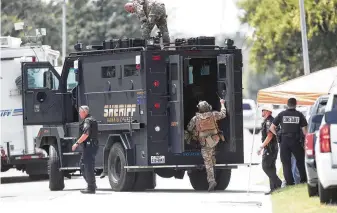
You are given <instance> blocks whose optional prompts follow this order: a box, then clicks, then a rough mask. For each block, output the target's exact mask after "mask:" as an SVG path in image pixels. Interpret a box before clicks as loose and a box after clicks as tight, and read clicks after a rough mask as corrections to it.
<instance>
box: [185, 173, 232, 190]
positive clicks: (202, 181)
mask: <svg viewBox="0 0 337 213" xmlns="http://www.w3.org/2000/svg"><path fill="white" fill-rule="evenodd" d="M215 172H216V174H215V179H216V182H217V186H216V187H215V190H225V189H226V188H227V187H228V185H229V182H230V179H231V174H232V170H231V169H219V170H215ZM189 177H190V183H191V185H192V187H193V189H195V190H197V191H205V190H208V182H207V174H206V171H205V170H202V171H199V170H195V171H192V172H191V173H190V174H189Z"/></svg>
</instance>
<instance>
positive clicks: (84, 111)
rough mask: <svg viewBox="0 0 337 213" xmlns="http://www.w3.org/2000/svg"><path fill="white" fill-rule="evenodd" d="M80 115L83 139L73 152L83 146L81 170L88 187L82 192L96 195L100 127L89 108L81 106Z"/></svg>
mask: <svg viewBox="0 0 337 213" xmlns="http://www.w3.org/2000/svg"><path fill="white" fill-rule="evenodd" d="M79 114H80V117H81V119H82V120H83V121H82V122H81V124H80V132H82V135H81V137H80V138H79V139H78V140H77V141H76V143H75V144H74V145H73V147H72V151H75V150H76V148H77V147H78V146H79V145H80V144H83V153H82V156H81V161H80V164H81V170H82V174H83V177H84V179H85V181H86V182H87V184H88V187H87V188H86V189H85V190H81V192H82V193H85V194H95V193H96V188H97V187H96V179H95V157H96V154H97V150H98V139H97V135H98V125H97V121H96V120H95V119H94V118H93V117H92V116H91V115H90V114H89V107H88V106H81V107H80V108H79Z"/></svg>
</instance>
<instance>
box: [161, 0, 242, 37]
mask: <svg viewBox="0 0 337 213" xmlns="http://www.w3.org/2000/svg"><path fill="white" fill-rule="evenodd" d="M161 1H162V2H164V3H165V5H166V8H167V11H172V10H173V11H174V13H173V14H172V12H171V16H169V17H168V28H169V31H170V33H172V34H175V33H176V32H180V33H182V34H185V35H189V36H196V35H204V36H212V35H216V34H220V33H235V32H237V31H238V30H240V22H239V19H238V12H239V10H238V9H237V7H236V5H235V0H207V1H205V0H203V1H201V0H161Z"/></svg>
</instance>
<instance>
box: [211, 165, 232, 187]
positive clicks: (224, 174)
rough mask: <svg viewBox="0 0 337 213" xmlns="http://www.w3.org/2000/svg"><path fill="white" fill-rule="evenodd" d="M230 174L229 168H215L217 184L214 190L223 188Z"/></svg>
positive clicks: (227, 182) (227, 183)
mask: <svg viewBox="0 0 337 213" xmlns="http://www.w3.org/2000/svg"><path fill="white" fill-rule="evenodd" d="M231 176H232V170H231V169H219V170H216V176H215V179H216V182H217V185H216V187H215V190H222V191H223V190H225V189H226V188H227V187H228V185H229V182H230V180H231Z"/></svg>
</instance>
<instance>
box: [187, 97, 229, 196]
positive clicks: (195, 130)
mask: <svg viewBox="0 0 337 213" xmlns="http://www.w3.org/2000/svg"><path fill="white" fill-rule="evenodd" d="M220 103H221V110H220V112H217V111H212V106H211V105H210V104H208V103H207V102H206V101H200V102H199V104H198V105H197V108H198V111H199V112H197V113H196V115H195V116H194V117H193V118H192V119H191V121H190V122H189V124H188V125H187V131H188V132H189V134H191V135H193V136H195V137H196V138H197V139H198V142H199V143H200V145H201V155H202V157H203V159H204V163H205V167H206V173H207V181H208V184H209V188H208V191H213V190H214V189H215V187H216V185H217V183H216V181H215V177H214V166H215V164H216V159H215V146H216V145H217V144H218V142H219V141H220V139H221V140H222V141H224V137H223V135H222V133H221V131H220V130H219V128H218V125H217V121H219V120H221V119H223V118H225V117H226V108H225V100H223V99H221V100H220Z"/></svg>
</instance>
